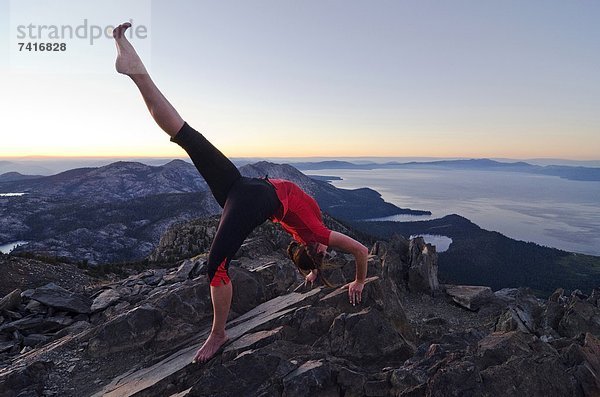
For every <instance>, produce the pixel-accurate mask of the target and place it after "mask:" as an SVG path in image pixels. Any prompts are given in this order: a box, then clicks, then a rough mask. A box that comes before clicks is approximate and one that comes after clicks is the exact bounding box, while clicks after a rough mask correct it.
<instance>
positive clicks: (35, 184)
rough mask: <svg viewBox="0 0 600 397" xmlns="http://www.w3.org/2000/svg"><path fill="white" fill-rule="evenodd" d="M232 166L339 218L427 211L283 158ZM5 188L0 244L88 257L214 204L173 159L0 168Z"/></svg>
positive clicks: (137, 244)
mask: <svg viewBox="0 0 600 397" xmlns="http://www.w3.org/2000/svg"><path fill="white" fill-rule="evenodd" d="M240 171H241V173H242V174H243V175H245V176H249V177H264V176H265V175H267V174H268V175H269V177H272V178H282V179H287V180H291V181H293V182H295V183H297V184H298V185H299V186H301V187H302V188H303V189H304V190H305V191H307V192H309V193H310V194H311V195H313V196H314V197H315V198H316V199H317V201H318V202H319V203H320V205H321V207H322V209H323V210H324V211H325V212H327V213H329V214H331V215H333V216H336V217H340V218H343V219H360V218H361V217H363V216H368V217H382V216H388V215H394V214H418V215H420V214H430V212H428V211H418V210H410V209H402V208H398V207H396V206H394V205H393V204H390V203H387V202H385V201H384V200H383V199H382V198H381V196H380V194H379V193H377V192H375V191H374V190H372V189H367V188H364V189H356V190H347V189H338V188H335V187H334V186H332V185H330V184H328V183H326V182H323V181H317V180H313V179H311V178H309V177H307V176H306V175H304V174H302V173H301V172H300V171H298V170H297V169H295V168H294V167H292V166H289V165H276V164H272V163H268V162H259V163H256V164H251V165H246V166H243V167H241V168H240ZM3 178H4V179H10V180H8V181H4V182H1V180H2V179H3ZM12 192H20V193H26V194H25V195H24V196H21V197H0V245H2V244H5V243H10V242H14V241H28V242H29V244H26V245H23V246H21V247H19V248H17V249H16V252H34V253H36V254H39V255H45V256H54V257H56V256H58V257H63V258H67V259H69V260H72V261H76V262H81V261H84V262H86V263H89V264H97V263H105V262H119V261H130V260H140V259H143V258H144V257H145V256H146V255H148V254H149V253H150V252H151V251H152V250H153V248H154V246H155V245H156V244H157V243H158V240H159V239H160V236H161V235H162V234H163V233H164V232H165V230H166V229H167V228H168V227H169V226H170V225H171V224H173V223H175V222H182V221H188V220H191V219H194V218H198V217H205V216H210V215H215V214H218V213H219V212H220V210H221V209H220V207H219V206H218V204H217V203H216V201H215V200H214V198H213V197H212V195H211V194H210V193H209V191H208V187H207V185H206V183H205V182H204V180H203V179H202V178H201V177H200V175H199V174H198V172H197V170H196V169H195V167H194V166H193V165H192V164H189V163H187V162H184V161H181V160H174V161H171V162H169V163H167V164H165V165H162V166H149V165H145V164H141V163H136V162H117V163H112V164H109V165H106V166H103V167H96V168H79V169H73V170H69V171H65V172H61V173H59V174H56V175H52V176H44V177H36V178H30V177H28V176H23V175H21V176H19V175H15V174H10V175H9V178H7V177H6V174H3V175H1V176H0V193H12Z"/></svg>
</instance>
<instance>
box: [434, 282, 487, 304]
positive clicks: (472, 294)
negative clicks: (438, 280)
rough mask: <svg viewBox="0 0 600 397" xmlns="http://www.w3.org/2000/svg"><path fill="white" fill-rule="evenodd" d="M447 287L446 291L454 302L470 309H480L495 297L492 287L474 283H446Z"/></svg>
mask: <svg viewBox="0 0 600 397" xmlns="http://www.w3.org/2000/svg"><path fill="white" fill-rule="evenodd" d="M445 287H446V293H447V294H448V295H449V296H450V297H451V298H452V300H453V301H454V302H456V303H458V304H459V305H460V306H462V307H464V308H466V309H469V310H478V309H479V308H480V307H481V306H483V305H485V304H487V303H489V302H490V301H491V300H492V299H493V297H494V294H493V293H492V289H491V288H490V287H482V286H474V285H446V286H445Z"/></svg>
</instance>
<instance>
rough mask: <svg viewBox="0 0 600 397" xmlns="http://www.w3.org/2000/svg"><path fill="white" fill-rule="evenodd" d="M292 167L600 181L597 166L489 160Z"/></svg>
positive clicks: (330, 163)
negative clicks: (490, 173) (508, 174)
mask: <svg viewBox="0 0 600 397" xmlns="http://www.w3.org/2000/svg"><path fill="white" fill-rule="evenodd" d="M292 164H293V165H294V166H295V167H296V168H298V169H299V170H302V171H308V170H323V169H355V170H373V169H402V168H434V169H436V168H439V169H450V170H479V171H506V172H524V173H530V174H539V175H549V176H557V177H560V178H564V179H570V180H575V181H600V167H579V166H564V165H547V166H540V165H533V164H529V163H526V162H523V161H517V162H500V161H495V160H490V159H469V160H440V161H421V162H416V161H411V162H407V163H401V162H396V161H392V162H386V163H373V162H371V163H361V164H358V163H352V162H348V161H337V160H328V161H318V162H294V163H292Z"/></svg>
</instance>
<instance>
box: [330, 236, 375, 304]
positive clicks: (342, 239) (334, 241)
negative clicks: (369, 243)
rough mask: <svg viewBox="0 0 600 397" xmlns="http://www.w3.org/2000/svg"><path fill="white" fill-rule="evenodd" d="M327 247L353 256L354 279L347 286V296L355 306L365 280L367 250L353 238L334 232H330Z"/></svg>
mask: <svg viewBox="0 0 600 397" xmlns="http://www.w3.org/2000/svg"><path fill="white" fill-rule="evenodd" d="M329 246H330V247H332V248H338V249H341V250H343V251H346V252H349V253H351V254H352V255H354V259H355V262H356V278H355V280H354V281H353V282H351V283H350V284H348V295H349V297H350V303H351V304H353V305H355V304H356V303H360V301H361V298H362V290H363V286H364V284H365V278H367V259H368V256H369V250H368V249H367V247H365V246H364V245H362V244H361V243H359V242H358V241H356V240H354V239H353V238H351V237H348V236H346V235H345V234H342V233H339V232H334V231H332V232H331V235H330V236H329Z"/></svg>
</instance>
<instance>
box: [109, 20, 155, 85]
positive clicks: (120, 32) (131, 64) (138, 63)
mask: <svg viewBox="0 0 600 397" xmlns="http://www.w3.org/2000/svg"><path fill="white" fill-rule="evenodd" d="M130 27H131V24H130V23H129V22H126V23H122V24H120V25H119V26H117V27H116V28H115V29H114V30H113V37H114V39H115V44H116V45H117V60H116V61H115V67H116V69H117V72H119V73H121V74H125V75H127V76H132V75H138V74H148V72H147V71H146V68H145V67H144V63H143V62H142V60H141V59H140V57H139V56H138V54H137V52H135V49H134V48H133V46H132V45H131V43H130V42H129V40H127V37H125V32H126V31H127V29H129V28H130Z"/></svg>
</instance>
